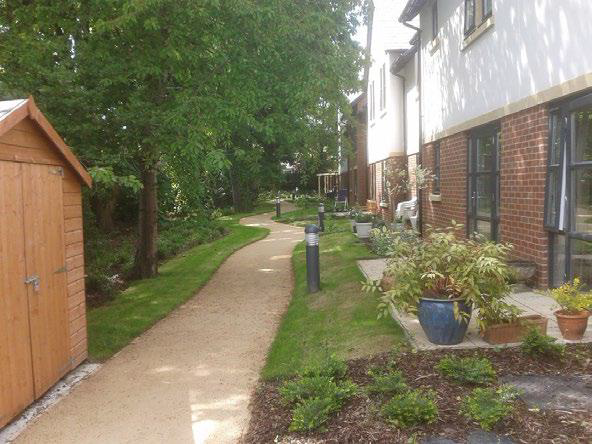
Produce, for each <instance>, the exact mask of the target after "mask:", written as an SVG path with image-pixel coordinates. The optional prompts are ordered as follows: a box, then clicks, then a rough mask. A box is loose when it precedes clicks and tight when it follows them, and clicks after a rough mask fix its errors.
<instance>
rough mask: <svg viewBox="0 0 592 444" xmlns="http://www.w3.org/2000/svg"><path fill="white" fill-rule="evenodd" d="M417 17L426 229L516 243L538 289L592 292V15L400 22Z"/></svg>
mask: <svg viewBox="0 0 592 444" xmlns="http://www.w3.org/2000/svg"><path fill="white" fill-rule="evenodd" d="M418 17H419V23H420V25H419V28H420V33H419V54H418V57H419V58H420V60H421V62H420V66H421V69H420V88H419V89H420V109H421V111H420V114H419V115H418V117H417V118H418V119H419V121H420V126H421V135H422V136H421V140H422V143H421V145H422V147H421V152H420V156H421V162H422V165H423V166H425V167H427V168H430V169H431V170H432V171H433V172H435V173H436V175H437V180H434V181H433V182H432V184H431V186H430V188H429V189H427V190H424V191H422V193H421V199H420V200H421V220H422V224H423V226H424V227H425V225H426V224H430V225H432V226H439V227H443V226H447V225H448V224H449V223H450V221H451V220H455V221H457V222H462V223H463V224H465V225H466V233H467V234H471V233H473V232H479V233H481V234H483V235H485V236H486V237H488V238H489V239H492V240H495V241H503V242H510V243H512V244H513V245H514V255H515V256H516V257H517V258H520V259H525V260H528V261H532V262H534V263H535V264H536V265H537V276H536V279H537V284H538V286H540V287H547V286H556V285H559V284H561V283H562V282H564V281H565V280H568V279H571V278H573V277H575V276H580V277H581V278H582V279H583V280H584V281H585V282H587V283H588V285H591V286H592V51H590V43H589V41H588V40H587V38H586V37H585V36H587V35H589V34H590V22H591V21H592V3H591V2H589V1H587V0H565V1H561V2H557V1H555V0H521V1H515V0H438V1H435V0H409V1H408V2H407V4H406V5H405V8H404V10H403V12H402V13H401V15H400V18H399V21H400V23H409V22H410V21H413V20H417V18H418ZM375 78H376V76H374V77H373V79H375ZM374 81H375V80H374ZM369 91H371V89H369ZM376 117H379V114H378V111H377V115H376V116H375V118H376ZM371 132H372V130H371V129H370V128H369V133H371ZM392 133H393V136H392V137H395V138H397V137H399V134H400V131H399V130H398V129H397V128H393V130H392ZM372 140H373V139H372V137H369V145H370V144H371V142H372ZM369 152H370V148H369ZM369 157H370V161H374V160H376V159H375V157H373V156H369Z"/></svg>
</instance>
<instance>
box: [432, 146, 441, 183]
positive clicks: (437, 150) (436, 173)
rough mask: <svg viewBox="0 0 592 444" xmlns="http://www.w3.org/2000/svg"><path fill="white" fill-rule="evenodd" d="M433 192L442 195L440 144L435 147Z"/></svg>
mask: <svg viewBox="0 0 592 444" xmlns="http://www.w3.org/2000/svg"><path fill="white" fill-rule="evenodd" d="M432 192H433V193H434V194H440V143H437V144H436V145H435V146H434V183H433V186H432Z"/></svg>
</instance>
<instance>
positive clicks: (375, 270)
mask: <svg viewBox="0 0 592 444" xmlns="http://www.w3.org/2000/svg"><path fill="white" fill-rule="evenodd" d="M386 263H387V260H386V259H370V260H360V261H358V267H359V268H360V270H361V271H362V273H363V274H364V276H365V277H366V278H368V279H371V280H380V279H382V274H383V272H384V270H385V268H386ZM508 302H510V303H511V304H513V305H515V306H517V307H519V308H520V309H521V310H523V313H522V314H523V315H531V314H538V315H542V316H544V317H546V318H547V319H548V320H549V321H548V328H547V334H548V335H549V336H552V337H554V338H557V342H558V343H561V344H578V343H591V342H592V329H590V328H588V330H587V331H586V334H585V335H584V338H583V339H582V340H581V341H567V340H565V339H563V338H562V336H561V333H560V331H559V327H558V326H557V321H556V320H555V316H554V315H553V312H554V311H555V310H556V309H557V304H556V303H555V301H554V300H553V299H551V298H550V297H549V296H546V295H544V294H542V293H537V292H535V291H533V290H531V289H529V288H527V287H516V288H515V292H513V293H512V294H511V295H510V296H508ZM391 316H392V317H393V319H394V320H396V321H397V322H398V323H399V324H400V325H401V327H403V330H404V331H405V334H406V335H407V337H408V339H409V342H410V344H411V345H412V346H413V347H414V348H416V349H417V350H434V349H445V348H457V349H465V348H495V347H504V346H505V347H512V346H516V345H519V343H514V344H507V345H502V346H500V345H491V344H488V343H487V342H485V341H484V340H483V339H482V338H481V336H480V335H479V331H478V328H477V325H476V321H475V318H476V316H472V317H471V322H470V323H469V329H468V331H467V335H466V337H465V340H464V341H463V342H462V343H460V344H457V345H448V346H447V345H436V344H432V343H431V342H429V341H428V339H427V337H426V335H425V333H424V332H423V330H422V328H421V326H420V325H419V321H418V320H417V318H416V317H414V316H410V315H408V314H405V313H401V312H399V311H397V310H396V309H394V308H393V309H391Z"/></svg>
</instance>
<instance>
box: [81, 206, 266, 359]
mask: <svg viewBox="0 0 592 444" xmlns="http://www.w3.org/2000/svg"><path fill="white" fill-rule="evenodd" d="M271 208H272V206H271V205H263V206H259V207H258V208H257V209H256V210H255V211H254V212H252V213H248V214H246V213H245V214H236V215H232V216H225V217H223V218H221V219H222V221H223V223H224V224H225V225H227V227H228V230H229V233H228V234H227V235H226V236H224V237H222V238H220V239H217V240H215V241H213V242H210V243H207V244H202V245H199V246H197V247H194V248H192V249H190V250H187V251H185V252H184V253H182V254H180V255H179V256H177V257H175V258H173V259H171V260H169V261H167V262H165V263H163V264H162V265H161V266H160V269H159V275H158V276H157V277H155V278H151V279H143V280H139V281H135V282H132V284H131V285H130V286H129V287H128V288H127V289H126V290H125V291H123V292H121V293H120V294H119V295H117V296H116V297H115V299H114V300H113V301H111V302H109V303H107V304H105V305H102V306H99V307H96V308H91V309H89V310H88V313H87V318H88V341H89V343H88V347H89V356H90V358H91V359H92V360H95V361H103V360H105V359H107V358H109V357H111V356H112V355H113V354H115V353H116V352H118V351H119V350H121V349H122V348H123V347H125V346H126V345H127V344H128V343H129V342H130V341H131V340H132V339H134V338H135V337H137V336H138V335H140V334H141V333H143V332H144V331H146V330H147V329H148V328H150V327H151V326H152V325H154V324H155V323H156V322H157V321H158V320H160V319H162V318H164V317H165V316H166V315H168V314H169V313H170V312H171V311H172V310H174V309H175V308H176V307H178V306H179V305H181V304H182V303H183V302H185V301H187V300H188V299H189V298H190V297H191V296H193V295H194V294H195V292H196V291H197V290H198V289H199V288H201V287H202V286H203V285H204V284H205V283H206V282H207V281H208V280H209V279H210V277H211V276H212V275H213V274H214V272H215V271H216V270H217V269H218V267H219V266H220V265H221V264H222V262H224V260H225V259H226V258H227V257H228V256H230V255H231V254H232V253H234V252H235V251H236V250H238V249H240V248H241V247H243V246H245V245H247V244H249V243H251V242H254V241H256V240H259V239H261V238H263V237H265V236H266V235H267V233H268V230H267V229H265V228H260V227H245V226H242V225H239V223H238V221H239V219H240V218H241V217H245V216H248V215H250V214H256V213H262V212H265V211H269V210H271Z"/></svg>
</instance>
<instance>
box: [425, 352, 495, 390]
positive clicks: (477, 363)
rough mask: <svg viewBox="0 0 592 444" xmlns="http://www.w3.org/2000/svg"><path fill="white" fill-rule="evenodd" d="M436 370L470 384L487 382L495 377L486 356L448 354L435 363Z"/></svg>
mask: <svg viewBox="0 0 592 444" xmlns="http://www.w3.org/2000/svg"><path fill="white" fill-rule="evenodd" d="M436 370H438V371H439V372H440V373H442V374H443V375H445V376H448V377H449V378H452V379H455V380H457V381H460V382H468V383H470V384H487V383H490V382H491V381H493V379H494V378H495V370H494V369H493V366H492V365H491V361H490V360H489V359H487V358H478V357H466V358H459V357H457V356H454V355H448V356H445V357H444V358H442V359H441V360H440V361H439V362H438V364H436Z"/></svg>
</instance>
